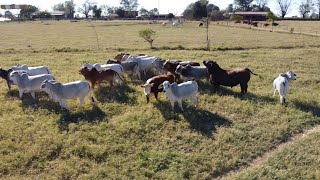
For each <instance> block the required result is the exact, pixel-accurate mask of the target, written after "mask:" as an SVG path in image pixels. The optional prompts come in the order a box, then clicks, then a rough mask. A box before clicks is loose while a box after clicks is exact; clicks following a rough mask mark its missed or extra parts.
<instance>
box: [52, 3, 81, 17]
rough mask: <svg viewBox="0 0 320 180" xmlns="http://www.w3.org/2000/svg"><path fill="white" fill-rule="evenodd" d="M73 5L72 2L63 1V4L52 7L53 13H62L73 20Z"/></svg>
mask: <svg viewBox="0 0 320 180" xmlns="http://www.w3.org/2000/svg"><path fill="white" fill-rule="evenodd" d="M75 7H76V5H75V3H74V2H73V0H70V1H65V2H64V3H59V4H55V5H54V6H53V8H52V9H53V10H54V11H63V12H65V13H66V14H67V17H68V18H73V17H74V13H75Z"/></svg>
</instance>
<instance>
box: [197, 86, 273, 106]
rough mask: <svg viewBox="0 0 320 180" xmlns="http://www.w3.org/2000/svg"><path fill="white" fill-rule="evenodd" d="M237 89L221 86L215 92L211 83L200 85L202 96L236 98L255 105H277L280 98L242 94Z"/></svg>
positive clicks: (249, 93)
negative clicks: (263, 103)
mask: <svg viewBox="0 0 320 180" xmlns="http://www.w3.org/2000/svg"><path fill="white" fill-rule="evenodd" d="M235 89H236V87H235V88H230V87H224V86H220V87H219V89H218V90H215V89H214V87H213V85H211V84H209V83H204V82H200V83H199V92H200V93H201V94H208V95H218V96H233V97H235V98H238V99H241V100H248V101H251V102H253V103H255V104H258V103H262V102H265V103H269V104H276V103H278V98H274V97H272V93H271V94H270V96H259V95H256V94H253V93H251V92H248V93H246V94H241V92H240V89H239V91H237V90H235Z"/></svg>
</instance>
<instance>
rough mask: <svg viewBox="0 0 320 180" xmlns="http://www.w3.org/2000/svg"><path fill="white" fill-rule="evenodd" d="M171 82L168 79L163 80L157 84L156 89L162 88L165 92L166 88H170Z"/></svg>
mask: <svg viewBox="0 0 320 180" xmlns="http://www.w3.org/2000/svg"><path fill="white" fill-rule="evenodd" d="M170 87H171V84H170V82H169V81H164V82H163V83H162V84H160V85H159V87H158V89H162V88H163V92H166V91H167V90H168V89H170Z"/></svg>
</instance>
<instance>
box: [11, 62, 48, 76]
mask: <svg viewBox="0 0 320 180" xmlns="http://www.w3.org/2000/svg"><path fill="white" fill-rule="evenodd" d="M11 69H12V70H13V71H25V72H26V73H28V74H29V75H30V76H35V75H40V74H52V73H51V71H50V70H49V68H48V67H47V66H36V67H28V65H26V64H24V65H21V66H20V65H17V66H12V68H11Z"/></svg>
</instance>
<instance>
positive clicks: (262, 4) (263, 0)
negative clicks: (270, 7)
mask: <svg viewBox="0 0 320 180" xmlns="http://www.w3.org/2000/svg"><path fill="white" fill-rule="evenodd" d="M255 3H256V5H257V7H258V8H259V10H260V11H264V10H265V8H266V7H267V4H268V0H255Z"/></svg>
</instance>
